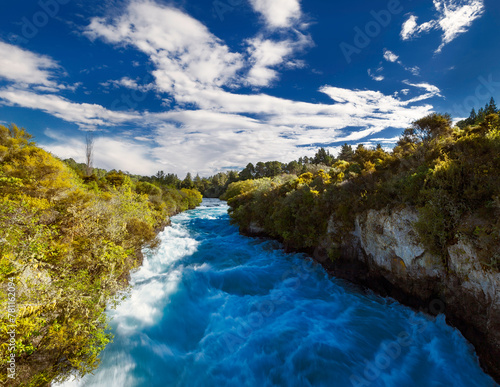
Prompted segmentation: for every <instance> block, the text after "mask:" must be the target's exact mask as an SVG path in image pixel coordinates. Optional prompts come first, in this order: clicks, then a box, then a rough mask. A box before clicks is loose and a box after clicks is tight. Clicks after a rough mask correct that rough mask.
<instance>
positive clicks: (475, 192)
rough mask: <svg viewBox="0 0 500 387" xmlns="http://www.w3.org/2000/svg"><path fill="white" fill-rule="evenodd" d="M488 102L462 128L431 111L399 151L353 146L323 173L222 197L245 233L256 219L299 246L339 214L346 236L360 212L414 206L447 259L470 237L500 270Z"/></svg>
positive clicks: (497, 159)
mask: <svg viewBox="0 0 500 387" xmlns="http://www.w3.org/2000/svg"><path fill="white" fill-rule="evenodd" d="M490 105H492V106H491V109H493V110H492V112H490V111H489V110H488V111H487V113H488V114H485V112H484V110H481V116H480V117H478V116H477V115H475V113H474V112H472V113H471V117H470V118H469V119H468V120H467V123H465V122H461V123H460V126H455V127H453V126H452V122H451V118H450V116H449V115H440V114H431V115H429V116H427V117H424V118H422V119H420V120H418V121H416V122H414V123H413V124H412V126H411V127H410V128H408V129H406V130H405V131H404V132H403V135H402V136H401V138H400V140H399V142H398V144H397V146H396V147H395V148H394V149H393V150H392V151H391V152H387V151H385V150H383V149H382V148H381V147H380V146H379V147H377V148H375V149H368V148H366V147H364V146H363V145H359V146H358V147H357V148H356V149H355V150H352V149H351V148H350V146H348V145H345V146H344V147H343V149H342V152H341V153H340V155H339V156H338V157H337V158H332V159H331V160H330V159H329V157H331V155H328V154H326V155H325V156H328V157H327V158H326V160H325V162H324V164H325V166H324V169H322V170H318V171H316V172H306V173H302V174H299V175H298V176H295V175H289V176H288V177H286V176H280V177H275V178H261V179H254V180H247V181H239V182H235V183H232V184H231V185H230V186H229V187H228V190H227V192H226V193H225V195H224V196H223V198H224V199H226V200H228V204H229V205H230V207H231V208H230V214H231V217H232V220H233V222H234V223H237V224H239V225H240V227H241V228H242V229H243V230H249V229H251V228H252V226H253V225H258V227H261V228H263V229H264V231H265V233H266V234H268V235H270V236H272V237H275V238H278V239H280V240H282V241H283V242H284V243H285V245H286V246H289V247H292V248H295V249H307V248H311V247H314V246H317V245H318V244H319V243H320V239H321V238H322V237H323V236H324V235H325V234H326V230H327V226H328V221H329V219H330V218H331V217H332V216H333V217H334V219H335V221H336V224H340V225H341V226H340V227H337V230H336V233H335V238H338V239H339V240H340V239H341V238H342V235H343V234H345V233H346V232H348V231H350V230H352V229H353V228H354V220H355V217H356V214H359V213H361V212H363V211H366V210H367V209H381V208H384V207H388V208H395V207H398V206H411V207H414V208H416V209H418V211H419V221H418V222H417V223H416V225H415V228H416V230H417V232H418V234H419V237H420V239H421V241H422V242H423V243H424V245H426V246H427V248H429V249H430V250H431V251H432V252H434V253H437V254H441V256H442V258H443V262H444V263H445V264H446V263H447V259H448V257H447V249H446V247H447V246H449V245H451V244H453V243H454V242H455V241H456V240H457V237H459V236H466V237H468V238H469V239H470V240H471V241H473V242H474V241H475V242H476V244H477V245H478V247H479V250H480V251H481V254H482V256H481V259H482V262H483V264H484V267H485V268H490V269H493V270H499V269H500V255H499V254H500V252H499V251H498V246H499V244H500V119H499V116H498V111H497V110H496V107H495V105H494V101H492V103H490ZM319 153H320V152H318V154H319ZM323 159H325V158H323ZM330 253H331V257H332V258H334V257H335V255H336V254H338V252H335V251H332V252H330Z"/></svg>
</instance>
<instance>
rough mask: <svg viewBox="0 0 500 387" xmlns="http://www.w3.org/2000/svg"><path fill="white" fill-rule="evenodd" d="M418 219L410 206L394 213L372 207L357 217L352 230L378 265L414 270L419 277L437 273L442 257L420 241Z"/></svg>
mask: <svg viewBox="0 0 500 387" xmlns="http://www.w3.org/2000/svg"><path fill="white" fill-rule="evenodd" d="M417 220H418V215H417V213H416V212H415V211H412V210H410V209H407V208H404V209H400V210H396V211H392V213H389V211H387V210H381V211H375V210H370V211H368V212H366V213H365V214H363V215H360V216H358V217H357V218H356V228H355V231H354V233H353V234H354V235H355V236H356V237H357V238H359V241H360V245H361V248H362V249H363V250H364V252H365V254H367V255H368V256H370V257H371V258H372V259H373V261H374V262H375V263H376V264H377V265H378V266H379V267H381V268H384V269H386V270H389V271H394V270H395V267H397V271H398V272H401V273H404V272H411V273H412V275H416V276H417V277H420V276H431V277H437V276H439V275H440V274H441V273H440V271H441V269H442V263H441V260H440V259H439V257H436V256H434V255H432V254H430V253H429V252H427V251H426V250H425V248H424V247H423V246H422V244H421V243H420V241H419V239H418V235H417V233H416V231H415V229H414V223H415V222H416V221H417ZM398 266H399V267H398Z"/></svg>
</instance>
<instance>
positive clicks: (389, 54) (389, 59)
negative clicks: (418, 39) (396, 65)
mask: <svg viewBox="0 0 500 387" xmlns="http://www.w3.org/2000/svg"><path fill="white" fill-rule="evenodd" d="M398 58H399V56H397V55H396V54H394V53H393V52H392V51H390V50H388V49H387V48H385V49H384V59H385V60H386V61H387V62H396V61H397V60H398Z"/></svg>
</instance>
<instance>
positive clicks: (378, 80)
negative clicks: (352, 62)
mask: <svg viewBox="0 0 500 387" xmlns="http://www.w3.org/2000/svg"><path fill="white" fill-rule="evenodd" d="M377 72H378V70H377ZM368 75H369V76H370V78H371V79H373V80H374V81H377V82H381V81H383V80H384V79H385V77H384V76H383V75H377V74H374V73H373V72H372V71H371V70H370V69H368Z"/></svg>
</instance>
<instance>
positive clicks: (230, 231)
mask: <svg viewBox="0 0 500 387" xmlns="http://www.w3.org/2000/svg"><path fill="white" fill-rule="evenodd" d="M160 237H161V240H162V243H161V246H160V248H159V250H157V251H156V252H155V253H151V252H149V253H148V252H146V258H145V260H144V264H143V266H142V267H141V268H140V269H139V270H137V271H136V272H134V273H133V274H132V279H131V284H132V289H131V291H130V295H129V297H128V298H127V299H126V300H125V301H123V302H122V303H121V304H120V305H119V306H118V308H117V309H115V310H110V311H108V315H109V316H110V317H111V318H112V321H111V327H112V330H113V333H114V335H115V338H114V341H113V343H111V344H109V346H108V347H107V348H106V349H105V350H104V351H103V353H102V356H101V358H102V363H101V366H100V367H99V368H98V369H97V370H96V371H95V373H94V375H87V376H86V377H85V378H83V379H82V380H73V381H69V382H66V383H64V386H66V387H69V386H103V387H115V386H117V387H129V386H147V387H152V386H167V387H171V386H172V387H173V386H183V387H184V386H186V387H196V386H203V387H212V386H214V387H215V386H217V387H221V386H235V387H236V386H238V387H240V386H259V387H261V386H300V387H307V386H335V387H344V386H373V387H375V386H405V387H411V386H425V387H429V386H443V387H444V386H446V387H449V386H455V387H460V386H464V387H471V386H497V384H496V383H494V382H493V380H492V379H491V378H490V377H489V376H488V375H486V374H485V373H484V372H483V371H482V370H481V368H480V366H479V363H478V359H477V357H476V355H475V353H474V349H473V347H472V346H471V345H470V344H469V343H468V342H467V341H466V340H465V339H464V338H463V337H462V335H461V334H460V333H459V332H458V331H457V330H456V329H453V328H451V327H449V326H448V325H446V323H445V321H444V318H443V317H442V316H439V317H437V318H433V317H429V316H426V315H424V314H421V313H416V312H414V311H412V310H411V309H409V308H407V307H404V306H402V305H401V304H399V303H397V302H395V301H393V300H391V299H384V298H382V297H379V296H377V295H374V294H372V293H370V292H364V291H362V290H361V289H359V288H358V287H356V286H354V285H351V284H349V283H347V282H345V281H342V280H338V279H335V278H331V277H330V276H328V275H327V273H326V272H325V271H324V270H323V269H322V268H321V266H319V265H318V264H315V263H314V262H312V261H311V260H310V259H309V258H307V257H305V256H304V255H301V254H285V253H284V252H283V251H282V250H280V249H279V244H278V243H277V242H274V241H269V240H261V239H253V238H248V237H244V236H241V235H239V234H238V230H237V228H236V227H234V226H231V225H230V224H229V217H228V215H227V206H226V205H225V203H224V202H221V201H218V200H214V199H212V200H211V199H208V200H207V199H205V200H204V202H203V204H202V206H200V207H199V208H197V209H195V210H191V211H187V212H185V213H182V214H179V215H177V216H175V217H173V218H172V226H171V227H167V228H166V229H165V230H164V231H163V232H162V233H161V235H160Z"/></svg>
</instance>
